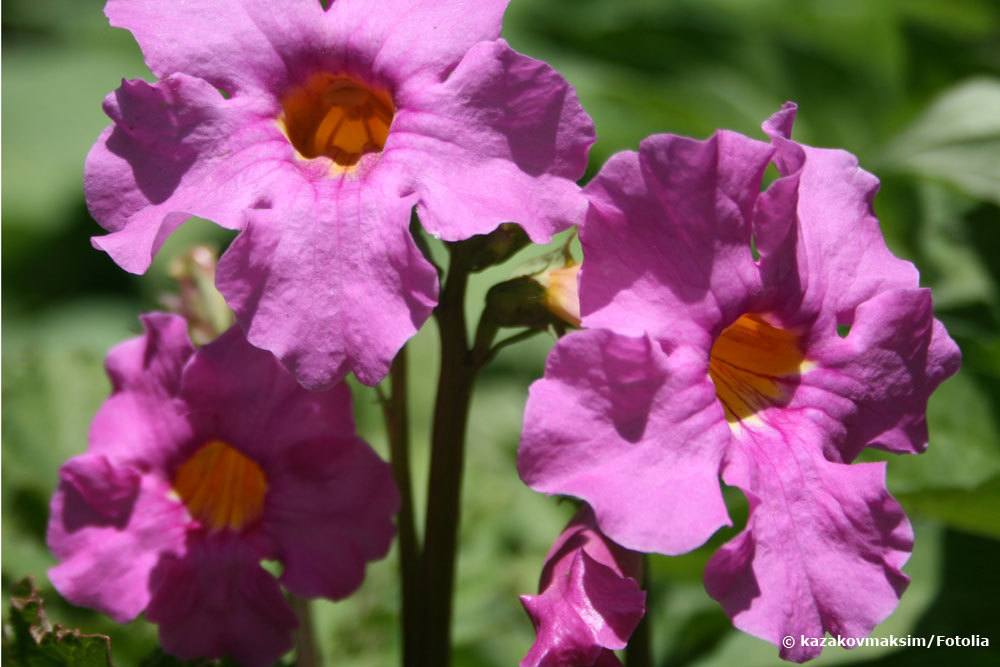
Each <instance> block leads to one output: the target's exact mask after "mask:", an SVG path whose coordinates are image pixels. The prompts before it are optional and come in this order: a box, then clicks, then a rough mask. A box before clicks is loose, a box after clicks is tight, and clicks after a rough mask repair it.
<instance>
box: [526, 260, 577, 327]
mask: <svg viewBox="0 0 1000 667" xmlns="http://www.w3.org/2000/svg"><path fill="white" fill-rule="evenodd" d="M580 266H581V265H580V264H577V263H575V262H574V263H570V264H567V265H566V266H562V267H559V268H557V269H548V270H546V271H542V272H541V273H540V274H538V275H537V276H535V280H536V281H537V282H538V284H539V285H541V286H542V288H543V289H544V290H545V294H544V296H543V302H544V304H545V307H546V308H547V309H548V310H549V312H550V313H552V314H553V315H555V316H556V317H557V318H559V319H560V320H562V321H563V322H565V323H567V324H570V325H572V326H574V327H578V326H580Z"/></svg>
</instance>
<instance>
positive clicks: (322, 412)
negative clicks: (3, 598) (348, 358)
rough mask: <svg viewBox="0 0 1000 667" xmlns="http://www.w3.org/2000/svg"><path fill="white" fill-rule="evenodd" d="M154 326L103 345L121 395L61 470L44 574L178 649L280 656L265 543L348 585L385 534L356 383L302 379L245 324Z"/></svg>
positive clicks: (343, 590)
mask: <svg viewBox="0 0 1000 667" xmlns="http://www.w3.org/2000/svg"><path fill="white" fill-rule="evenodd" d="M143 324H144V326H145V329H146V332H145V334H144V335H142V336H140V337H139V338H135V339H133V340H130V341H127V342H124V343H122V344H120V345H118V346H117V347H115V348H114V349H113V350H112V351H111V352H110V354H109V355H108V359H107V369H108V375H109V376H110V377H111V382H112V385H113V391H112V394H111V397H110V398H109V399H108V400H107V402H105V404H104V405H103V406H102V407H101V410H100V411H99V412H98V413H97V416H96V417H95V419H94V423H93V426H92V428H91V432H90V446H89V447H88V449H87V452H86V453H85V454H82V455H80V456H76V457H74V458H72V459H70V460H69V461H67V462H66V464H65V465H64V466H63V467H62V469H61V470H60V485H59V489H58V491H57V492H56V494H55V496H54V498H53V499H52V507H51V517H50V520H49V528H48V543H49V547H50V548H51V549H52V551H53V553H54V554H55V556H56V558H57V559H58V560H59V564H58V565H57V566H55V567H54V568H52V570H50V571H49V577H50V579H51V580H52V583H53V584H54V585H55V587H56V589H57V590H58V591H59V592H60V593H61V594H62V595H63V596H64V597H66V598H67V599H68V600H70V601H71V602H73V603H74V604H78V605H83V606H87V607H93V608H94V609H97V610H99V611H101V612H103V613H105V614H107V615H109V616H111V618H113V619H115V620H116V621H119V622H125V621H128V620H131V619H133V618H135V617H136V616H137V615H138V614H140V613H142V612H143V611H145V612H146V617H147V618H148V619H149V620H151V621H153V622H155V623H158V624H159V625H160V640H161V642H162V644H163V646H164V648H165V649H166V650H168V651H169V652H171V653H173V654H175V655H177V656H180V657H182V658H196V657H210V656H221V655H231V656H233V657H235V658H236V659H237V660H239V661H240V662H241V663H242V664H247V665H262V666H263V665H270V664H272V663H273V661H274V660H275V659H277V658H278V657H279V656H280V655H281V654H282V653H284V652H285V651H286V650H288V649H289V648H290V647H291V631H292V630H293V628H294V627H295V625H296V620H295V616H294V615H293V613H292V611H291V609H290V608H289V606H288V604H287V603H286V602H285V599H284V596H283V595H282V593H281V588H280V587H279V585H278V581H276V580H275V579H274V577H272V576H271V575H270V574H268V573H267V572H266V571H265V570H264V569H263V568H262V567H261V566H260V561H261V559H272V560H278V561H280V562H281V563H282V565H283V574H282V575H281V583H282V584H283V585H284V586H285V587H286V588H287V589H288V590H289V591H291V592H293V593H295V594H297V595H301V596H323V597H328V598H335V599H336V598H342V597H344V596H346V595H349V594H350V593H351V592H353V591H354V590H355V589H356V588H357V587H358V586H359V585H360V584H361V581H362V579H363V578H364V570H365V562H366V561H369V560H373V559H376V558H381V557H382V556H384V555H385V553H386V551H387V550H388V549H389V545H390V542H391V541H392V536H393V534H394V532H395V528H394V526H393V521H392V517H393V515H394V514H395V512H396V511H397V508H398V504H399V496H398V493H397V492H396V488H395V485H394V483H393V479H392V474H391V471H390V469H389V466H388V465H387V464H386V463H384V462H383V461H382V460H380V459H379V458H378V456H377V455H376V454H375V453H374V452H373V451H372V450H371V449H370V448H369V447H368V445H367V444H365V442H364V441H362V440H361V439H360V438H358V437H357V435H355V432H354V424H353V421H352V417H351V400H350V394H349V392H348V390H347V387H346V386H345V385H337V386H336V387H334V388H332V389H330V390H329V391H327V392H322V393H310V392H307V391H306V390H305V389H303V388H302V387H300V386H299V384H298V383H297V382H295V379H294V378H293V377H292V376H291V375H290V374H288V372H287V371H285V370H284V369H283V368H282V366H281V365H280V364H279V363H278V362H277V361H276V360H275V359H274V357H272V356H271V355H270V354H269V353H267V352H264V351H262V350H259V349H257V348H255V347H252V346H251V345H249V344H248V343H247V342H246V341H245V340H244V339H243V337H242V336H241V335H240V332H239V330H238V329H235V328H234V329H230V330H229V332H228V333H226V334H223V335H222V336H221V337H220V338H218V339H217V340H216V341H215V342H213V343H211V344H209V345H207V346H205V347H203V348H201V349H199V350H197V351H195V350H194V349H193V347H192V345H191V343H190V341H189V339H188V337H187V325H186V323H185V321H184V320H183V319H182V318H180V317H177V316H173V315H165V314H152V315H146V316H144V317H143Z"/></svg>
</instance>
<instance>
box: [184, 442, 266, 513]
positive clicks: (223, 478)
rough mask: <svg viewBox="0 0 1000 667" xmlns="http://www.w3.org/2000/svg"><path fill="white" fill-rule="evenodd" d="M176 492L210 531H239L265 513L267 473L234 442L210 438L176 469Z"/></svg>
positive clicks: (189, 510) (190, 511)
mask: <svg viewBox="0 0 1000 667" xmlns="http://www.w3.org/2000/svg"><path fill="white" fill-rule="evenodd" d="M174 492H175V493H176V494H177V496H178V497H180V499H181V501H182V502H183V503H184V505H185V506H186V507H187V509H188V512H189V513H190V514H191V516H192V517H194V518H195V519H197V520H198V521H200V522H201V523H202V524H203V525H204V526H205V527H207V528H208V529H209V530H212V531H220V530H233V531H240V530H243V528H245V527H247V526H248V525H250V524H251V523H253V522H254V521H256V520H257V519H259V518H260V516H261V514H262V513H263V512H264V495H265V494H266V493H267V476H266V475H265V474H264V471H263V470H262V469H261V467H260V466H259V465H257V463H255V462H254V461H252V460H251V459H250V458H248V457H247V456H246V455H244V454H242V453H241V452H239V451H238V450H237V449H236V448H234V447H233V446H232V445H229V444H227V443H225V442H223V441H221V440H210V441H209V442H207V443H205V444H204V445H202V446H201V447H200V448H199V449H198V450H197V451H196V452H195V453H194V454H192V455H191V458H189V459H188V460H187V461H185V462H184V464H183V465H181V467H180V468H179V469H178V470H177V475H176V476H175V477H174Z"/></svg>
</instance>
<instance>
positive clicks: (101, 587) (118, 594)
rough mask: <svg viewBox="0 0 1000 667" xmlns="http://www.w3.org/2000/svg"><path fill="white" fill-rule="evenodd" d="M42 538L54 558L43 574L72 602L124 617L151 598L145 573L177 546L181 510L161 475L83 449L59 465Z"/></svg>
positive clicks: (181, 542) (178, 550) (181, 533)
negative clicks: (143, 473)
mask: <svg viewBox="0 0 1000 667" xmlns="http://www.w3.org/2000/svg"><path fill="white" fill-rule="evenodd" d="M60 477H61V480H62V481H61V482H60V484H59V489H58V490H57V491H56V494H55V495H54V496H53V498H52V504H51V507H50V512H49V526H48V533H47V535H46V541H47V543H48V546H49V549H51V550H52V553H53V554H54V555H55V557H56V558H57V559H58V560H59V564H58V565H56V566H55V567H53V568H52V569H51V570H49V579H50V580H51V581H52V584H53V586H55V588H56V590H57V591H59V593H60V594H61V595H62V596H63V597H64V598H66V599H67V600H69V601H70V602H72V603H73V604H76V605H81V606H86V607H91V608H93V609H97V610H98V611H100V612H102V613H104V614H107V615H108V616H110V617H111V618H113V619H114V620H116V621H118V622H120V623H124V622H127V621H130V620H132V619H134V618H135V617H136V616H138V615H139V614H140V613H141V612H142V611H143V609H145V608H146V605H147V604H148V603H149V600H150V597H151V594H152V588H151V583H150V575H151V573H152V572H153V570H154V569H155V568H156V567H157V565H158V563H159V562H160V560H161V559H162V558H164V557H165V556H169V555H173V554H182V553H183V552H184V550H185V542H184V533H185V525H186V522H187V514H186V512H185V510H184V508H183V506H182V505H181V504H180V503H177V502H176V501H173V500H170V499H169V498H168V497H167V493H168V491H169V488H168V487H167V486H165V485H164V483H163V482H162V480H158V479H156V478H154V477H151V476H145V477H140V474H139V472H138V471H136V470H135V469H133V468H129V467H125V466H119V465H115V464H113V463H112V462H111V461H109V460H108V459H107V458H106V457H104V456H100V455H94V454H85V455H83V456H79V457H76V458H73V459H70V460H69V461H68V462H67V463H66V464H65V465H64V466H63V468H62V470H61V471H60Z"/></svg>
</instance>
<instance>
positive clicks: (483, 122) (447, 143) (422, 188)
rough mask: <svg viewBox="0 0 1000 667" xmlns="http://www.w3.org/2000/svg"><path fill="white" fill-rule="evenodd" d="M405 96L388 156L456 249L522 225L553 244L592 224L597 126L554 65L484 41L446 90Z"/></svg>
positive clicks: (429, 225) (436, 230)
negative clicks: (584, 185)
mask: <svg viewBox="0 0 1000 667" xmlns="http://www.w3.org/2000/svg"><path fill="white" fill-rule="evenodd" d="M402 95H403V96H404V97H403V100H402V101H403V103H404V104H403V106H402V107H401V109H400V111H399V113H398V114H397V116H396V119H395V121H394V123H393V127H392V132H391V133H390V136H389V141H388V142H387V144H386V151H387V152H390V153H392V154H393V155H394V156H395V157H397V158H399V159H403V160H406V161H407V162H408V163H409V165H410V170H411V172H412V175H413V176H412V177H413V180H414V183H415V185H414V187H415V188H416V190H417V192H418V194H419V195H420V202H419V204H418V208H417V211H418V213H419V214H420V220H421V222H422V223H423V225H424V227H425V228H426V229H427V230H428V231H430V232H431V233H433V234H435V235H436V236H440V237H441V238H444V239H445V240H449V241H454V240H458V239H465V238H468V237H469V236H472V235H474V234H485V233H487V232H490V231H492V230H493V229H494V228H496V226H497V225H499V224H500V223H502V222H517V223H518V224H520V225H521V226H522V227H524V229H525V231H527V233H528V235H529V236H530V237H531V238H532V240H533V241H535V242H537V243H544V242H546V241H548V240H549V238H550V237H551V236H552V234H554V233H556V232H558V231H561V230H563V229H566V228H567V227H569V226H570V225H572V224H576V223H578V222H580V221H581V220H582V218H583V214H584V211H585V207H586V202H585V200H584V198H583V196H582V194H581V193H580V189H579V188H578V187H577V185H576V183H575V181H576V179H578V178H580V177H581V176H582V175H583V171H584V169H585V168H586V166H587V152H588V150H589V149H590V146H591V144H593V142H594V125H593V122H592V121H591V120H590V117H589V116H588V115H587V113H586V112H585V111H584V110H583V107H581V106H580V101H579V100H578V99H577V97H576V93H575V92H574V90H573V88H572V87H571V86H570V85H569V83H568V82H567V81H566V80H565V79H564V78H563V77H562V76H561V75H559V74H558V73H557V72H556V71H555V70H553V69H552V68H551V67H549V66H548V65H546V64H545V63H543V62H540V61H538V60H533V59H531V58H528V57H526V56H523V55H521V54H519V53H517V52H516V51H514V50H513V49H511V48H510V47H509V46H508V45H507V43H506V42H505V41H503V40H497V41H493V42H482V43H480V44H477V45H476V46H474V47H472V48H471V49H470V50H469V52H468V53H467V54H466V55H465V58H463V59H462V62H461V63H460V64H459V65H458V67H457V68H456V69H455V71H454V72H452V73H451V74H450V76H449V77H448V79H447V80H446V81H444V82H442V83H441V84H440V85H437V86H435V87H432V88H429V89H426V90H421V91H420V94H419V95H417V94H416V93H413V94H410V95H409V98H410V99H409V100H408V101H407V99H406V91H403V93H402ZM484 183H488V184H489V186H488V187H484V186H483V184H484Z"/></svg>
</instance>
